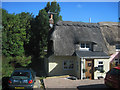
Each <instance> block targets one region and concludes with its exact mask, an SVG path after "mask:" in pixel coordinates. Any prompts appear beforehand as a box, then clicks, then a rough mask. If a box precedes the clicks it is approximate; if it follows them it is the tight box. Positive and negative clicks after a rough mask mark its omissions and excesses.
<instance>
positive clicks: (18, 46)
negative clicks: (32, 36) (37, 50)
mask: <svg viewBox="0 0 120 90" xmlns="http://www.w3.org/2000/svg"><path fill="white" fill-rule="evenodd" d="M2 14H3V18H2V21H3V23H2V24H3V30H2V38H3V39H2V40H3V41H2V53H3V55H5V56H22V55H23V54H24V43H25V42H26V43H27V42H28V41H29V29H30V27H31V26H30V20H31V15H30V14H29V13H24V12H23V13H21V14H17V15H14V14H8V12H7V11H6V10H3V12H2ZM28 16H29V17H28Z"/></svg>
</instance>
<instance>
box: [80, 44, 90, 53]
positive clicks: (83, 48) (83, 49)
mask: <svg viewBox="0 0 120 90" xmlns="http://www.w3.org/2000/svg"><path fill="white" fill-rule="evenodd" d="M90 48H91V44H90V43H80V50H82V51H89V50H90Z"/></svg>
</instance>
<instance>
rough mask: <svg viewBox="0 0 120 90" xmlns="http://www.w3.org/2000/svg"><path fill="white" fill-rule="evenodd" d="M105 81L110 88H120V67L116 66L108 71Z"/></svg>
mask: <svg viewBox="0 0 120 90" xmlns="http://www.w3.org/2000/svg"><path fill="white" fill-rule="evenodd" d="M104 81H105V85H106V86H108V87H111V88H120V66H116V67H114V68H112V69H111V70H110V71H108V72H107V73H106V77H105V80H104Z"/></svg>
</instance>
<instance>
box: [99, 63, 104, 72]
mask: <svg viewBox="0 0 120 90" xmlns="http://www.w3.org/2000/svg"><path fill="white" fill-rule="evenodd" d="M100 62H102V64H101V63H100ZM99 66H103V70H104V62H103V61H98V67H99ZM98 71H100V70H98Z"/></svg>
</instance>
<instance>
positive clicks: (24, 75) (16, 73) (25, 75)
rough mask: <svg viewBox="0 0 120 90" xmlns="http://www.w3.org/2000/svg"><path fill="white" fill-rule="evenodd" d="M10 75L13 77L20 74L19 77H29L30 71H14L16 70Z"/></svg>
mask: <svg viewBox="0 0 120 90" xmlns="http://www.w3.org/2000/svg"><path fill="white" fill-rule="evenodd" d="M12 76H13V77H16V76H20V77H27V78H29V77H30V73H29V72H22V71H16V72H14V73H13V75H12Z"/></svg>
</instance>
